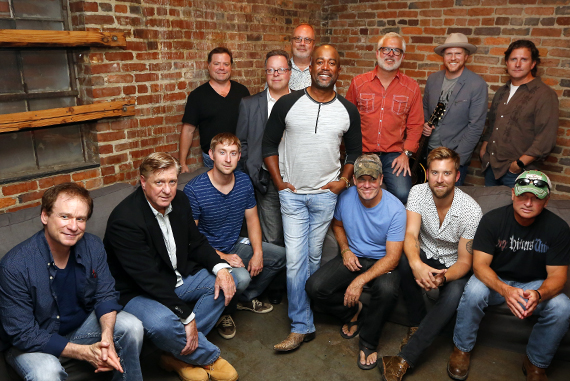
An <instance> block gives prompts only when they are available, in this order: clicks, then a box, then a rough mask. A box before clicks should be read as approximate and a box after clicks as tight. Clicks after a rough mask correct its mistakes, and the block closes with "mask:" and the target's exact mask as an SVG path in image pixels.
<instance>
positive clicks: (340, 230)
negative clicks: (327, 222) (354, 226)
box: [331, 218, 362, 272]
mask: <svg viewBox="0 0 570 381" xmlns="http://www.w3.org/2000/svg"><path fill="white" fill-rule="evenodd" d="M331 226H332V231H333V233H334V237H335V238H336V241H337V242H338V246H339V247H340V253H341V256H342V263H343V264H344V265H345V266H346V268H347V269H349V270H350V271H353V272H354V271H358V270H360V268H361V267H362V265H361V264H360V261H359V260H358V257H357V256H356V255H354V253H353V252H352V251H350V248H349V247H348V239H347V238H346V232H345V230H344V225H343V224H342V221H339V220H337V219H335V218H333V220H332V224H331Z"/></svg>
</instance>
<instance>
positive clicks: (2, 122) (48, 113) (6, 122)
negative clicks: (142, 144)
mask: <svg viewBox="0 0 570 381" xmlns="http://www.w3.org/2000/svg"><path fill="white" fill-rule="evenodd" d="M134 105H135V100H134V99H129V100H124V101H115V102H105V103H95V104H92V105H85V106H73V107H63V108H53V109H49V110H41V111H27V112H19V113H14V114H4V115H0V133H2V132H10V131H18V130H21V129H24V128H38V127H46V126H55V125H58V124H66V123H77V122H84V121H86V120H96V119H102V118H112V117H119V116H133V115H135V106H134Z"/></svg>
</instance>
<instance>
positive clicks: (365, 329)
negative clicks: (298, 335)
mask: <svg viewBox="0 0 570 381" xmlns="http://www.w3.org/2000/svg"><path fill="white" fill-rule="evenodd" d="M358 260H359V261H360V264H361V265H362V268H361V269H360V271H357V272H352V271H350V270H349V269H347V268H346V266H344V264H343V263H342V257H341V256H340V255H338V256H336V257H335V258H334V259H332V260H331V261H330V262H328V263H326V264H325V265H324V266H322V267H321V268H320V269H318V270H317V272H315V273H314V274H313V275H312V276H311V277H310V278H309V280H308V281H307V284H306V285H305V290H306V291H307V294H309V297H310V298H311V300H312V301H313V303H314V304H315V306H318V307H319V308H320V309H321V310H322V311H325V312H327V313H329V314H331V315H334V316H336V317H338V318H339V319H340V320H341V321H342V322H344V323H345V322H348V321H350V319H352V317H353V316H354V315H355V314H356V312H357V311H358V306H354V307H351V308H349V307H346V306H345V305H344V293H345V291H346V288H347V287H348V286H349V285H350V283H351V282H352V281H353V280H354V279H355V278H356V277H357V276H359V275H360V274H362V273H364V272H365V271H366V270H368V269H369V268H371V267H372V266H373V265H374V264H375V263H376V262H377V261H378V260H377V259H370V258H358ZM399 281H400V276H399V274H398V271H397V270H394V271H391V272H389V273H387V274H383V275H381V276H379V277H378V278H376V279H374V280H372V281H371V282H369V283H368V285H369V287H370V305H369V306H368V308H366V309H363V310H362V312H361V315H360V316H359V318H360V325H361V327H362V329H361V330H360V341H361V342H362V343H363V344H364V345H365V346H366V347H367V348H374V349H375V348H376V347H377V346H378V341H379V339H380V334H381V333H382V328H383V327H384V323H385V322H386V320H387V318H388V317H389V316H390V314H391V313H392V311H393V310H394V306H395V305H396V301H397V300H398V284H399Z"/></svg>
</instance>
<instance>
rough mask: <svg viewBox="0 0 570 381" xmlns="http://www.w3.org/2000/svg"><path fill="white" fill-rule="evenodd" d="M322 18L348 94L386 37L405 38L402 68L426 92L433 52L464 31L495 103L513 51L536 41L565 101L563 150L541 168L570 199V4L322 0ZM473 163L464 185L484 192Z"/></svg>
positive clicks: (436, 65)
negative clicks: (512, 45)
mask: <svg viewBox="0 0 570 381" xmlns="http://www.w3.org/2000/svg"><path fill="white" fill-rule="evenodd" d="M322 19H323V22H322V27H323V30H324V34H325V36H324V37H323V38H322V40H323V41H325V42H328V43H331V44H333V45H335V46H336V47H337V48H338V50H339V51H340V52H341V56H342V57H343V58H344V60H343V61H342V64H343V66H344V67H343V74H342V75H341V76H340V81H339V90H340V92H341V93H345V92H346V90H347V89H348V86H349V85H350V80H351V78H352V77H354V76H355V75H357V74H361V73H363V72H366V71H369V70H371V69H372V68H373V66H374V62H375V47H376V44H377V42H378V40H379V37H380V36H382V35H383V34H385V33H388V32H397V33H400V34H401V35H403V36H404V38H405V39H406V43H407V52H406V57H405V58H404V61H403V63H402V66H401V67H402V68H403V72H404V73H406V74H407V75H409V76H411V77H412V78H414V79H416V80H417V81H418V82H419V84H420V86H421V87H422V88H423V86H424V85H425V82H426V79H427V77H428V75H430V74H431V73H433V72H435V71H438V70H440V69H441V68H442V66H441V57H440V56H438V55H436V54H435V53H434V52H433V49H434V47H436V46H437V45H439V44H442V43H443V42H444V41H445V39H446V37H447V36H448V35H449V33H453V32H460V33H464V34H465V35H467V37H468V38H469V41H470V42H471V43H473V44H475V45H477V46H478V51H477V53H476V54H475V55H474V56H473V57H471V58H470V60H469V63H468V64H467V65H468V67H469V68H470V69H471V70H473V71H474V72H475V73H478V74H479V75H481V76H482V77H483V78H484V79H485V81H487V83H488V84H489V91H490V93H489V95H490V98H489V100H491V99H492V96H493V95H494V93H495V91H496V90H497V88H498V87H499V86H501V84H503V83H505V82H506V81H507V79H508V75H506V73H505V65H504V52H505V50H506V48H507V47H508V45H509V44H510V43H511V42H512V41H515V40H518V39H530V40H532V41H533V42H534V43H535V44H536V46H537V47H538V48H539V50H540V56H541V59H542V63H541V65H540V68H539V71H538V75H539V76H541V77H542V80H543V81H544V82H545V83H546V84H548V85H549V86H551V87H552V88H553V89H554V90H555V91H556V93H557V94H558V96H559V100H560V123H559V125H560V128H559V131H558V140H557V146H556V148H555V149H554V151H553V152H552V154H551V155H550V156H549V157H548V159H547V162H546V164H545V166H544V167H543V169H544V170H545V172H546V173H548V175H549V176H550V178H551V180H552V181H553V183H554V184H555V185H554V193H555V194H556V197H559V198H570V159H569V158H568V155H569V154H570V79H568V78H570V3H569V2H568V0H435V1H366V0H359V1H357V0H324V2H323V13H322ZM477 152H478V149H477ZM475 156H476V157H475V158H474V160H472V161H471V168H470V169H469V175H468V176H467V181H466V183H471V184H476V185H482V184H483V183H484V180H483V177H482V176H481V163H480V162H479V161H478V155H475Z"/></svg>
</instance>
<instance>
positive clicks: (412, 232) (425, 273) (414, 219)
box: [404, 210, 447, 291]
mask: <svg viewBox="0 0 570 381" xmlns="http://www.w3.org/2000/svg"><path fill="white" fill-rule="evenodd" d="M406 216H407V220H406V236H405V238H404V253H405V254H406V258H407V259H408V263H409V264H410V268H411V269H412V272H413V273H414V278H415V279H416V282H417V283H418V285H419V286H420V287H422V288H423V289H425V290H427V291H429V290H431V289H433V288H437V286H438V285H437V284H436V275H437V274H445V273H446V272H447V269H443V270H438V269H434V268H433V267H431V266H428V265H426V264H425V263H424V262H422V260H421V258H420V240H419V236H420V227H421V225H422V216H421V215H420V214H419V213H416V212H412V211H410V210H407V211H406Z"/></svg>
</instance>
